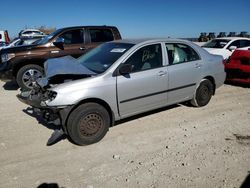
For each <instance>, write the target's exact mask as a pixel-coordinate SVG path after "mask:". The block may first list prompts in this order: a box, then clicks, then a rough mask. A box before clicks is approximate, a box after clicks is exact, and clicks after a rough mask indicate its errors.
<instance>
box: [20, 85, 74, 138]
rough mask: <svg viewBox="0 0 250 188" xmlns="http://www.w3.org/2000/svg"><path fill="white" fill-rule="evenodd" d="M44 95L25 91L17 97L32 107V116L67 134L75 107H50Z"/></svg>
mask: <svg viewBox="0 0 250 188" xmlns="http://www.w3.org/2000/svg"><path fill="white" fill-rule="evenodd" d="M43 97H44V95H43V94H42V93H37V92H36V93H35V92H34V91H32V90H31V91H25V92H21V93H20V94H18V95H17V98H18V99H19V100H20V101H21V102H23V103H25V104H27V105H29V106H31V107H32V114H33V115H32V116H35V117H37V119H41V118H42V120H44V121H45V122H46V123H48V124H53V125H55V126H59V127H61V128H62V129H63V131H64V133H65V134H67V128H66V121H67V118H68V116H69V113H70V112H71V110H72V109H73V106H57V107H55V106H54V107H49V106H47V105H46V103H45V102H44V101H43Z"/></svg>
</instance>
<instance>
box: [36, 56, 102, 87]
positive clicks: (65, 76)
mask: <svg viewBox="0 0 250 188" xmlns="http://www.w3.org/2000/svg"><path fill="white" fill-rule="evenodd" d="M44 73H45V76H44V77H43V78H41V79H40V80H38V81H37V83H38V85H40V86H41V87H44V86H47V85H48V84H49V83H53V84H59V83H63V82H65V80H67V81H70V80H76V79H81V78H86V77H90V76H92V75H96V74H97V73H95V72H93V71H91V70H89V69H88V68H87V67H85V66H83V65H81V64H80V63H78V62H77V60H76V59H75V58H73V57H72V56H65V57H60V58H53V59H48V60H47V61H46V62H45V64H44Z"/></svg>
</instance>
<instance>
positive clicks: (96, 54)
mask: <svg viewBox="0 0 250 188" xmlns="http://www.w3.org/2000/svg"><path fill="white" fill-rule="evenodd" d="M55 61H57V59H54V60H53V61H52V60H51V61H48V62H47V64H46V67H45V74H46V77H45V78H44V79H42V80H41V81H40V82H39V81H38V83H37V85H38V87H39V88H40V91H41V92H40V95H38V94H37V93H39V92H38V90H39V89H37V88H36V92H30V93H28V94H27V93H22V94H21V95H20V96H19V98H20V100H22V101H23V102H25V103H27V104H30V105H32V106H33V107H35V108H39V109H40V111H42V112H43V113H46V114H47V117H48V116H49V115H51V116H53V118H54V119H55V116H58V118H57V119H56V121H57V122H58V120H59V121H60V125H61V127H62V131H63V132H64V133H65V134H67V135H68V136H69V137H70V138H71V139H72V140H73V141H74V142H75V143H76V144H79V145H84V144H92V143H95V142H98V141H99V140H101V139H102V138H103V137H104V136H105V134H106V132H107V131H108V129H109V127H110V126H111V125H113V124H114V122H115V121H117V120H120V119H123V118H126V117H129V116H133V115H136V114H139V113H142V112H146V111H150V110H153V109H157V108H161V107H163V106H168V105H171V104H175V103H180V102H184V101H189V102H190V103H191V104H192V105H194V106H196V107H202V106H205V105H207V104H208V103H209V101H210V99H211V97H212V95H214V94H215V90H216V89H217V88H218V87H220V86H221V85H223V83H224V80H225V72H224V65H223V62H222V61H223V59H222V56H217V55H211V54H209V53H208V52H207V51H205V50H204V49H202V48H201V47H199V46H197V45H195V44H193V43H191V42H188V41H184V40H178V39H154V40H120V41H113V42H109V43H105V44H102V45H100V46H99V47H97V48H95V49H93V50H92V51H90V52H89V53H87V54H85V55H83V56H82V57H80V58H79V59H77V60H76V61H75V62H73V63H70V62H67V63H65V64H63V63H62V62H63V61H62V59H60V62H61V63H58V66H60V65H63V67H61V68H59V67H58V66H54V68H53V66H52V64H53V65H56V64H55V63H56V62H55ZM58 61H59V59H58ZM68 61H69V60H68ZM66 64H67V65H68V67H67V66H66ZM73 65H74V70H75V72H71V73H70V67H71V68H72V67H73ZM76 66H78V67H79V68H75V67H76ZM65 67H67V68H65ZM55 70H61V76H62V75H63V72H65V78H67V81H65V83H61V82H63V81H62V78H61V79H60V84H57V85H56V83H55V81H53V78H54V77H55V76H57V75H56V74H53V73H54V72H56V71H55ZM64 70H65V71H64ZM72 70H73V69H72ZM76 70H78V71H77V73H76ZM81 71H82V72H81ZM74 73H75V75H78V77H74V76H75V75H74ZM79 75H82V76H83V75H84V76H83V77H79ZM70 76H73V77H74V78H73V77H72V80H71V81H69V80H70V79H69V78H70ZM62 77H63V76H62ZM57 80H59V79H57ZM50 82H53V84H50ZM37 95H38V96H37ZM33 99H36V101H34V100H33ZM48 112H49V113H48ZM52 112H53V113H54V114H53V113H52ZM48 119H49V117H48Z"/></svg>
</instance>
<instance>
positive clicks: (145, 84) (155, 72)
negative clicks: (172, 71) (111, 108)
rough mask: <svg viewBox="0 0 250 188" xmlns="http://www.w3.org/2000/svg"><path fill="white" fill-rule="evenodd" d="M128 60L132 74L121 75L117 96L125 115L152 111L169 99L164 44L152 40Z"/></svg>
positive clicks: (118, 77) (118, 81) (118, 80)
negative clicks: (163, 54) (163, 53)
mask: <svg viewBox="0 0 250 188" xmlns="http://www.w3.org/2000/svg"><path fill="white" fill-rule="evenodd" d="M125 64H131V65H132V72H131V73H130V74H128V75H120V76H117V94H118V95H117V97H118V107H119V113H120V116H121V117H126V116H130V115H133V114H137V113H140V112H144V111H148V110H151V109H154V108H157V107H160V106H164V105H165V104H166V103H167V93H166V90H167V83H168V77H167V67H166V66H165V67H164V66H163V57H162V47H161V44H151V45H147V46H144V47H141V48H140V49H138V50H137V51H136V52H134V53H133V54H132V55H131V56H130V57H129V58H128V59H127V60H126V61H125Z"/></svg>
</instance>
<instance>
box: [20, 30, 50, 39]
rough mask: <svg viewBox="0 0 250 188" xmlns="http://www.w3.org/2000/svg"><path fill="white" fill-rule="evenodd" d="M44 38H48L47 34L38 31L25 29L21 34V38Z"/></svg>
mask: <svg viewBox="0 0 250 188" xmlns="http://www.w3.org/2000/svg"><path fill="white" fill-rule="evenodd" d="M44 36H46V34H45V33H43V32H42V31H40V30H38V29H25V30H21V31H20V32H19V37H20V38H22V37H44Z"/></svg>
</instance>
